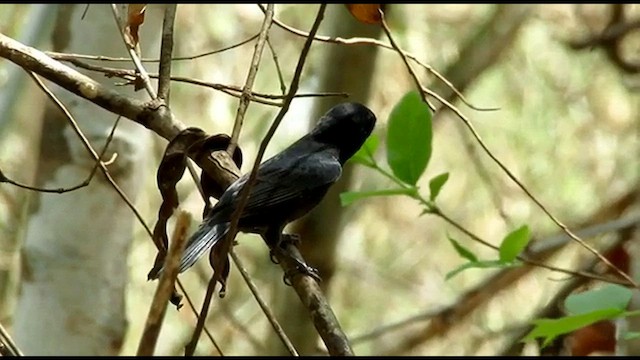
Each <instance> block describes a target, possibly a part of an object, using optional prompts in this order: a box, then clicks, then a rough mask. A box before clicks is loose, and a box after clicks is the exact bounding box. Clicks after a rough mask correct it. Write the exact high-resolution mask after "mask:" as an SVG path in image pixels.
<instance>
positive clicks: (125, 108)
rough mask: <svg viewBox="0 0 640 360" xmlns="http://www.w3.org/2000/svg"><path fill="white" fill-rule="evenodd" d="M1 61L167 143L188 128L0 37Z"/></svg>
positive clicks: (154, 107)
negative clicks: (45, 80)
mask: <svg viewBox="0 0 640 360" xmlns="http://www.w3.org/2000/svg"><path fill="white" fill-rule="evenodd" d="M0 57H3V58H6V59H8V60H10V61H11V62H13V63H15V64H17V65H20V66H22V67H23V68H25V69H26V70H28V71H32V72H34V73H36V74H38V75H40V76H42V77H44V78H45V79H48V80H50V81H52V82H54V83H56V84H57V85H59V86H61V87H63V88H65V89H66V90H68V91H70V92H72V93H74V94H76V95H78V96H79V97H81V98H83V99H86V100H89V101H91V102H93V103H94V104H96V105H98V106H100V107H102V108H104V109H106V110H108V111H111V112H113V113H115V114H118V115H121V116H124V117H126V118H128V119H131V120H133V121H135V122H137V123H139V124H140V125H142V126H144V127H146V128H148V129H150V130H152V131H154V132H155V133H157V134H158V135H160V136H162V137H164V138H165V139H167V140H170V139H172V138H173V137H174V136H175V135H176V134H178V132H180V130H183V129H185V128H186V126H185V125H184V124H183V123H181V122H180V121H178V120H176V119H175V118H174V117H173V115H172V114H171V112H170V111H169V110H168V109H167V108H166V107H162V106H157V105H156V104H154V103H145V102H142V101H140V100H137V99H133V98H129V97H126V96H123V95H121V94H119V93H118V92H117V91H114V90H111V89H109V88H107V87H106V86H103V85H102V84H100V83H99V82H97V81H95V80H93V79H91V78H89V77H88V76H86V75H83V74H81V73H79V72H78V71H76V70H73V69H71V68H69V67H68V66H65V65H63V64H61V63H60V62H58V61H55V60H53V59H51V58H50V57H48V56H47V55H45V54H44V53H42V52H41V51H39V50H37V49H34V48H32V47H29V46H25V45H23V44H21V43H19V42H17V41H15V40H13V39H11V38H9V37H7V36H5V35H3V34H0Z"/></svg>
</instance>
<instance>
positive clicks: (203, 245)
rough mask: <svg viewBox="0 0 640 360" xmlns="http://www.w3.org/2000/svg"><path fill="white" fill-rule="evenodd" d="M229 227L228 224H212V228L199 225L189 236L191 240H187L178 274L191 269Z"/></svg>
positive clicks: (221, 237)
mask: <svg viewBox="0 0 640 360" xmlns="http://www.w3.org/2000/svg"><path fill="white" fill-rule="evenodd" d="M229 225H230V224H229V223H228V222H224V223H221V224H214V225H213V226H208V225H207V224H206V223H203V224H202V225H200V228H198V230H197V231H196V232H195V233H193V235H191V239H189V242H188V243H187V247H186V248H185V249H184V253H182V259H181V260H180V266H179V267H178V272H179V273H181V272H184V271H185V270H187V269H188V268H190V267H192V266H193V264H195V263H196V261H197V260H198V259H199V258H200V256H202V254H204V253H205V252H207V250H209V249H211V248H212V247H213V245H215V244H216V243H217V242H218V241H220V240H222V239H223V238H224V236H225V235H227V233H228V232H229Z"/></svg>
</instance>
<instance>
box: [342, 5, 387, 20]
mask: <svg viewBox="0 0 640 360" xmlns="http://www.w3.org/2000/svg"><path fill="white" fill-rule="evenodd" d="M346 6H347V9H348V10H349V12H350V13H351V15H353V17H355V18H356V20H358V21H360V22H363V23H365V24H380V19H381V18H380V9H381V8H382V5H380V4H346Z"/></svg>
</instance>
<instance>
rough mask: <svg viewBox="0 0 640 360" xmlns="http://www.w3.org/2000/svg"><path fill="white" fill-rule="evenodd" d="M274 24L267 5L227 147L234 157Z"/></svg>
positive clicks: (270, 8) (271, 8)
mask: <svg viewBox="0 0 640 360" xmlns="http://www.w3.org/2000/svg"><path fill="white" fill-rule="evenodd" d="M272 22H273V4H268V5H267V11H266V12H265V15H264V21H263V22H262V28H261V29H260V34H259V35H258V41H257V42H256V46H255V50H254V51H253V58H252V59H251V66H250V67H249V73H248V74H247V80H246V81H245V84H244V87H243V88H242V95H241V96H240V103H239V104H238V111H237V112H236V121H235V123H234V124H233V132H232V133H231V141H230V142H229V146H228V147H227V152H228V153H229V155H232V154H233V152H234V151H235V149H236V146H238V138H239V137H240V129H241V128H242V121H243V120H244V114H245V113H246V112H247V108H248V107H249V103H250V99H251V89H252V88H253V83H254V81H255V79H256V74H257V73H258V67H259V66H260V59H261V58H262V52H263V51H264V45H265V44H266V42H267V37H268V33H269V28H271V23H272Z"/></svg>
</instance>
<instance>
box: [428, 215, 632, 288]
mask: <svg viewBox="0 0 640 360" xmlns="http://www.w3.org/2000/svg"><path fill="white" fill-rule="evenodd" d="M434 215H436V216H438V217H440V218H442V219H443V220H444V221H446V222H447V223H449V224H450V225H453V227H455V228H456V229H458V230H460V231H461V232H463V233H464V234H465V235H467V236H468V237H470V238H472V239H473V240H475V241H478V242H480V243H482V244H484V245H486V246H489V247H491V248H493V249H496V250H497V249H498V247H497V246H495V245H493V244H489V243H488V242H486V241H485V240H482V239H481V238H480V237H478V236H477V235H476V234H474V233H472V232H471V231H469V230H467V229H466V228H465V227H464V226H462V225H460V224H459V223H458V222H457V221H455V220H453V219H452V218H450V217H449V216H447V215H445V214H443V213H442V212H441V211H439V210H437V211H435V212H434ZM516 259H518V260H520V261H522V262H523V263H525V264H528V265H532V266H537V267H541V268H544V269H547V270H551V271H556V272H560V273H564V274H568V275H573V276H579V277H584V278H589V279H592V280H600V281H605V282H609V283H612V284H620V285H630V284H629V281H628V280H627V281H623V280H620V279H617V278H615V277H611V276H602V275H597V274H592V273H587V272H583V271H574V270H567V269H562V268H558V267H555V266H551V265H547V264H545V263H544V262H541V261H537V260H531V259H528V258H526V257H524V256H521V255H518V256H517V257H516Z"/></svg>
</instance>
